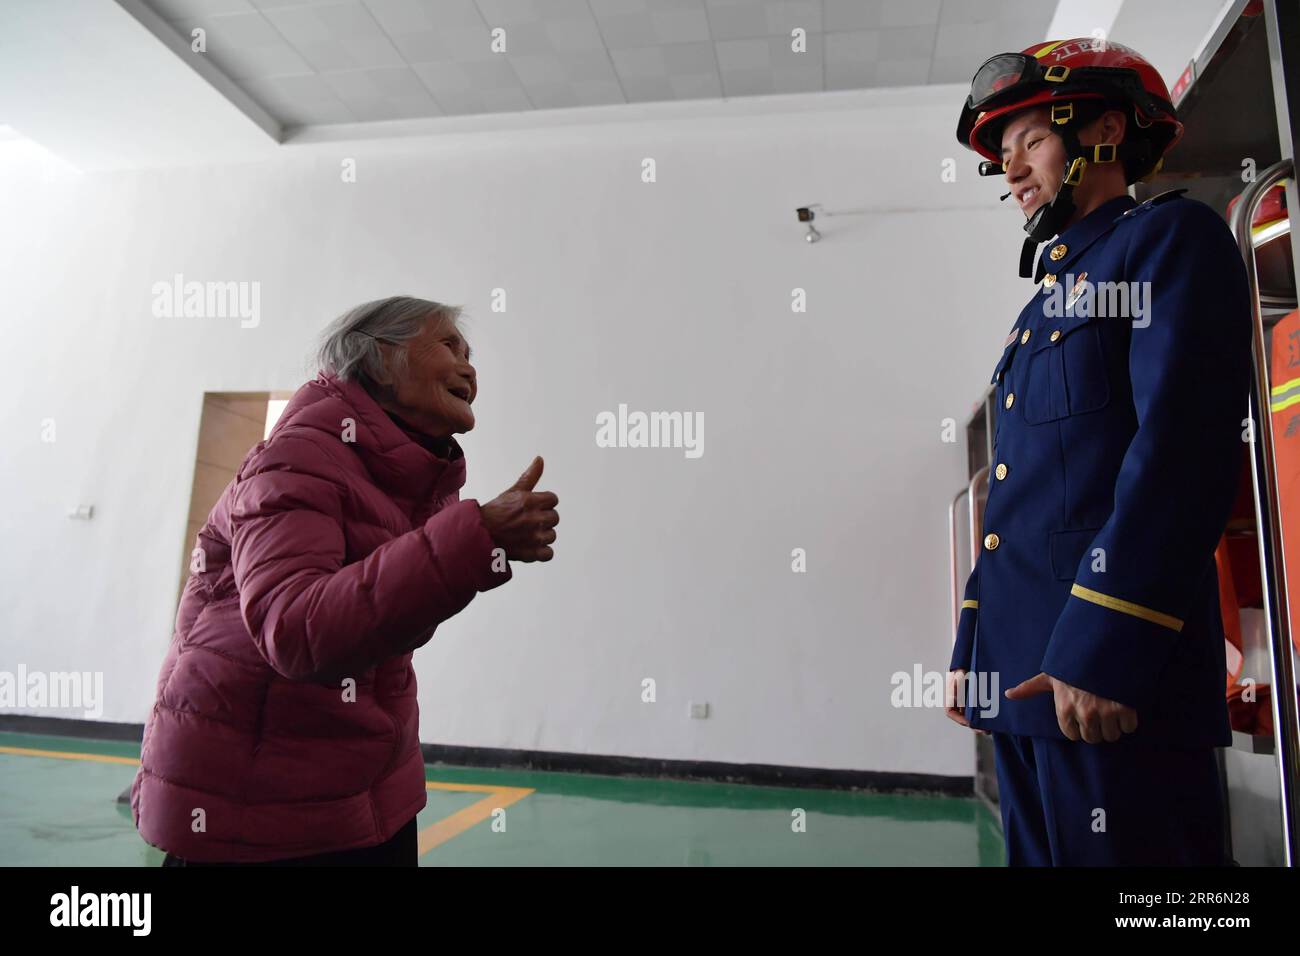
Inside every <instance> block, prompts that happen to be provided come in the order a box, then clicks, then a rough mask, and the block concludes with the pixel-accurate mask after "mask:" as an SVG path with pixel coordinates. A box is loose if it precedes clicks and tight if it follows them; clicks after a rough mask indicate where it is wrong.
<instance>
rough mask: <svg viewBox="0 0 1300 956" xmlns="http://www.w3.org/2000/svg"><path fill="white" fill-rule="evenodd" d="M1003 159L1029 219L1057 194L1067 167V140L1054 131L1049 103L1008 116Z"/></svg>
mask: <svg viewBox="0 0 1300 956" xmlns="http://www.w3.org/2000/svg"><path fill="white" fill-rule="evenodd" d="M1002 162H1003V164H1004V165H1005V166H1006V179H1007V185H1008V186H1009V187H1010V189H1011V198H1012V199H1014V200H1015V201H1016V205H1018V206H1019V207H1020V211H1021V212H1023V213H1024V214H1025V218H1026V219H1028V218H1029V217H1030V216H1032V215H1033V214H1034V211H1035V210H1037V209H1038V207H1039V206H1041V205H1043V204H1044V203H1048V202H1051V201H1052V199H1053V198H1054V197H1055V196H1056V190H1057V188H1058V187H1059V186H1060V185H1061V174H1062V171H1063V170H1064V168H1065V144H1064V143H1062V142H1061V137H1059V136H1057V135H1056V134H1055V133H1053V132H1052V116H1051V111H1050V110H1049V109H1048V108H1047V107H1046V106H1041V107H1037V108H1034V109H1027V110H1023V111H1022V112H1019V113H1016V114H1015V115H1014V116H1012V117H1011V119H1010V120H1008V122H1007V124H1006V126H1004V127H1003V129H1002Z"/></svg>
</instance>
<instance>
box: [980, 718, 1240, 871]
mask: <svg viewBox="0 0 1300 956" xmlns="http://www.w3.org/2000/svg"><path fill="white" fill-rule="evenodd" d="M992 736H993V747H994V756H995V760H996V763H997V772H998V792H999V801H1000V804H1001V810H1002V832H1003V834H1004V837H1005V840H1006V848H1007V865H1008V866H1223V865H1227V864H1228V862H1229V860H1228V859H1227V854H1226V852H1225V846H1226V839H1225V832H1226V826H1225V824H1226V821H1225V819H1224V806H1225V804H1224V801H1223V795H1222V793H1221V790H1220V779H1219V768H1218V759H1217V757H1216V755H1215V752H1214V749H1213V748H1209V747H1201V748H1195V749H1179V748H1175V747H1169V746H1165V745H1160V744H1153V743H1151V742H1147V741H1142V740H1139V739H1135V738H1133V737H1131V736H1128V735H1125V736H1124V737H1121V738H1120V739H1119V740H1117V741H1115V742H1114V743H1100V744H1090V743H1085V742H1083V741H1081V740H1080V741H1074V740H1056V739H1052V738H1049V737H1027V736H1022V735H1020V734H1008V733H1002V732H994V733H993V735H992Z"/></svg>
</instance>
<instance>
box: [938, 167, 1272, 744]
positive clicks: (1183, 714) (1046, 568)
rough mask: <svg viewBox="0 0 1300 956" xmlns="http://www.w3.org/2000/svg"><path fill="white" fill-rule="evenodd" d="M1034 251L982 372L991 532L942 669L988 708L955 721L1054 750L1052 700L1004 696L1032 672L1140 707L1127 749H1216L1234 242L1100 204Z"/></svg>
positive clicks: (1168, 208) (1240, 406)
mask: <svg viewBox="0 0 1300 956" xmlns="http://www.w3.org/2000/svg"><path fill="white" fill-rule="evenodd" d="M1039 256H1040V259H1039V262H1040V271H1044V270H1045V273H1046V274H1045V275H1044V276H1043V279H1042V283H1041V285H1040V287H1039V289H1038V292H1037V293H1036V295H1035V296H1034V298H1033V299H1032V300H1031V301H1030V302H1029V304H1028V305H1026V306H1025V308H1024V310H1023V311H1022V312H1021V313H1020V316H1019V318H1018V319H1017V320H1016V323H1015V326H1014V327H1013V328H1012V330H1011V334H1010V335H1009V336H1008V337H1007V340H1006V343H1005V345H1004V348H1003V351H1002V357H1001V359H999V361H998V363H997V366H996V368H995V369H994V373H993V382H994V383H995V384H996V386H997V402H998V419H997V427H996V429H995V432H994V436H995V437H994V449H993V453H994V458H993V461H992V463H991V474H990V477H989V494H988V504H987V508H986V511H985V516H984V532H985V535H986V536H985V538H984V540H983V541H982V542H981V549H980V552H979V558H978V560H977V561H976V563H975V568H974V570H973V571H972V572H971V575H970V579H969V580H968V582H967V585H966V592H965V596H964V597H965V599H964V601H963V604H962V610H961V617H960V620H959V626H958V633H957V640H956V643H955V646H954V648H953V655H952V661H951V665H950V667H951V668H952V669H957V668H964V669H966V670H968V671H969V672H971V673H972V674H973V675H974V676H975V678H976V679H977V680H981V679H982V680H985V681H989V682H990V683H989V684H988V685H987V686H989V687H990V689H992V688H996V695H995V696H996V697H997V698H998V703H997V704H996V705H995V706H996V708H997V713H996V715H992V716H990V715H989V714H987V713H982V711H984V710H985V708H984V707H983V706H982V704H981V703H980V702H979V701H978V700H973V699H970V697H968V700H967V707H966V715H967V717H968V719H969V720H970V722H971V724H972V725H973V726H975V727H982V728H985V729H988V730H994V731H1004V732H1008V733H1015V734H1025V735H1029V736H1037V737H1055V738H1064V735H1063V734H1062V733H1061V730H1060V728H1059V727H1058V726H1057V722H1056V711H1055V707H1054V704H1053V696H1052V695H1051V694H1050V693H1049V694H1042V695H1039V696H1037V697H1034V698H1031V699H1028V700H1023V701H1012V700H1008V699H1006V698H1005V697H1004V696H1003V692H1004V691H1005V690H1007V689H1008V688H1010V687H1014V686H1015V685H1016V684H1018V683H1020V682H1021V681H1023V680H1025V679H1027V678H1030V677H1033V676H1034V675H1036V674H1038V673H1040V672H1046V673H1047V674H1050V675H1051V676H1053V677H1056V678H1059V679H1060V680H1063V681H1065V682H1066V683H1068V684H1071V685H1073V686H1075V687H1078V688H1081V689H1083V690H1087V691H1091V692H1092V693H1094V694H1098V695H1100V696H1102V697H1106V698H1110V699H1111V700H1116V701H1119V702H1120V703H1123V704H1127V705H1129V706H1130V707H1133V708H1135V709H1136V710H1137V713H1138V729H1137V736H1140V737H1145V738H1147V739H1149V740H1152V741H1161V742H1164V743H1168V744H1173V745H1177V746H1187V747H1201V746H1226V745H1229V744H1230V743H1231V740H1232V738H1231V734H1230V731H1229V724H1228V713H1227V704H1226V702H1225V698H1224V686H1225V679H1224V678H1225V660H1224V640H1223V623H1222V619H1221V617H1220V612H1219V597H1218V578H1217V572H1216V569H1215V565H1214V549H1215V546H1216V544H1217V543H1218V540H1219V536H1220V535H1221V534H1222V532H1223V529H1224V525H1225V524H1226V522H1227V518H1228V513H1229V510H1230V508H1231V505H1232V501H1233V498H1234V493H1235V490H1236V481H1237V476H1238V474H1239V472H1238V469H1239V467H1240V463H1241V458H1240V456H1241V454H1242V442H1243V440H1245V435H1246V425H1245V424H1244V422H1243V420H1244V419H1245V418H1246V417H1247V414H1248V411H1247V394H1248V389H1249V387H1250V362H1251V359H1250V352H1251V346H1250V342H1251V317H1250V303H1249V298H1248V296H1249V293H1248V289H1247V285H1246V273H1245V267H1244V265H1243V263H1242V260H1241V257H1240V254H1239V253H1238V251H1237V245H1236V243H1235V241H1234V240H1233V238H1232V234H1231V232H1230V231H1229V230H1228V228H1227V226H1226V225H1225V223H1224V221H1223V220H1222V219H1221V218H1220V217H1219V216H1218V215H1217V214H1216V213H1215V212H1214V210H1213V209H1211V208H1210V207H1209V206H1206V205H1205V204H1203V203H1200V202H1197V201H1196V200H1193V199H1188V198H1185V197H1182V196H1179V195H1177V194H1170V193H1167V194H1165V195H1163V196H1158V197H1155V198H1154V199H1151V200H1148V201H1147V202H1145V203H1142V204H1138V203H1137V202H1136V200H1134V199H1132V198H1131V197H1129V196H1121V197H1117V198H1115V199H1111V200H1109V201H1107V202H1106V203H1104V204H1103V205H1101V206H1100V207H1098V208H1097V209H1095V210H1093V211H1092V212H1090V213H1089V214H1088V215H1086V216H1085V217H1083V218H1082V219H1081V220H1079V221H1078V222H1076V223H1075V224H1074V225H1072V226H1070V227H1068V228H1067V229H1066V230H1065V231H1064V232H1062V233H1061V234H1060V235H1059V236H1057V237H1056V238H1055V239H1054V240H1052V241H1050V242H1048V243H1046V244H1045V245H1044V247H1043V248H1042V250H1041V252H1040V253H1039ZM1081 277H1082V282H1081V281H1080V278H1081ZM1103 284H1109V285H1103ZM1089 286H1092V288H1091V290H1090V289H1089ZM1123 296H1127V297H1128V301H1127V305H1126V304H1125V302H1124V301H1123V299H1122V297H1123ZM1076 297H1077V301H1073V302H1072V300H1074V299H1076ZM1116 313H1119V314H1116ZM993 681H996V683H993ZM972 696H973V695H972ZM991 709H992V708H988V710H991Z"/></svg>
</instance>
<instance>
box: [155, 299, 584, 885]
mask: <svg viewBox="0 0 1300 956" xmlns="http://www.w3.org/2000/svg"><path fill="white" fill-rule="evenodd" d="M459 314H460V313H459V309H456V308H453V307H449V306H444V305H441V304H440V303H437V302H430V301H427V300H425V299H415V298H409V297H405V296H397V297H393V298H388V299H381V300H379V301H376V302H369V303H367V304H365V305H362V306H359V307H358V308H356V309H353V310H352V311H351V312H348V313H347V314H346V315H344V316H342V317H341V318H340V319H339V320H338V321H336V322H335V323H334V324H333V325H331V326H330V328H329V329H327V330H326V334H325V338H324V341H323V344H322V346H321V350H320V366H321V372H320V374H319V376H318V377H317V378H316V379H315V381H312V382H308V383H307V384H306V385H304V386H302V388H300V389H298V391H297V393H296V394H295V395H294V397H293V399H292V400H291V401H290V402H289V404H288V406H287V407H286V408H285V410H284V414H283V415H282V416H281V418H280V420H279V422H278V423H277V424H276V426H275V429H274V430H273V431H272V432H271V435H270V437H269V438H268V439H267V440H266V441H264V442H261V443H259V444H258V445H257V446H255V447H254V448H253V450H252V451H251V452H249V454H248V457H247V458H246V459H245V460H244V463H243V465H242V466H241V467H240V469H239V472H238V474H237V475H236V476H235V478H234V480H233V481H232V482H231V483H230V485H229V486H228V487H227V488H226V489H225V491H224V492H223V493H222V495H221V499H220V500H219V501H218V502H217V504H216V506H215V507H214V508H213V509H212V513H211V514H210V515H209V516H208V520H207V523H206V524H205V525H204V526H203V529H202V530H201V531H200V532H199V535H198V541H197V545H198V548H199V549H200V550H199V553H198V554H196V561H195V563H194V566H195V567H196V568H197V570H195V571H194V573H192V574H191V575H190V578H189V581H188V582H187V583H186V586H185V591H184V595H183V597H182V599H181V603H180V608H179V611H178V612H177V616H176V631H175V635H174V637H173V639H172V642H171V645H170V648H169V650H168V652H167V656H166V659H165V660H164V661H163V665H162V672H161V674H160V675H159V678H158V690H157V699H156V702H155V704H154V707H153V711H152V713H151V714H150V717H149V720H148V723H147V724H146V725H145V731H144V742H143V744H142V746H141V750H140V771H139V774H138V775H137V776H136V778H135V782H134V784H133V786H132V788H131V809H132V815H133V818H134V820H135V824H136V827H137V829H138V830H139V832H140V834H141V836H143V837H144V839H145V840H146V841H148V842H149V843H151V844H153V845H154V846H157V847H159V848H161V849H163V850H165V851H167V857H166V859H165V861H164V864H163V865H164V866H175V865H194V864H197V863H205V864H227V865H231V864H250V863H276V864H284V863H290V864H296V863H306V864H312V865H317V864H323V863H329V864H335V863H337V864H354V863H360V864H386V865H414V864H415V862H416V852H417V851H416V832H415V817H416V814H417V813H418V812H419V811H420V810H421V809H422V808H423V807H424V805H425V802H426V793H425V786H424V761H423V758H422V756H421V753H420V742H419V738H418V736H417V729H418V725H419V719H418V708H417V705H416V699H415V672H414V669H413V668H412V667H411V654H412V651H414V650H415V649H416V648H418V647H421V646H422V645H424V644H425V643H426V642H427V641H428V640H429V639H430V638H431V637H433V632H434V630H435V629H436V628H437V626H438V625H439V624H440V623H442V622H443V621H445V620H447V618H449V617H451V616H452V615H453V614H456V613H457V612H458V611H461V610H462V609H464V608H465V606H466V605H468V604H469V602H470V601H472V600H473V599H474V596H475V595H476V594H477V593H478V592H479V591H487V590H489V589H491V588H495V587H497V586H498V585H500V584H503V583H504V582H506V581H508V580H510V576H511V572H510V565H509V564H508V561H510V560H514V561H548V560H550V559H551V557H552V554H553V553H552V550H551V548H550V547H549V545H550V543H551V542H553V541H554V540H555V530H554V528H555V525H556V524H557V523H558V521H559V516H558V514H557V513H556V510H555V509H556V505H557V504H558V503H559V499H558V498H557V497H556V496H555V495H554V494H551V493H550V492H535V491H534V490H533V488H534V486H535V485H536V483H537V480H538V478H539V477H540V476H541V473H542V460H541V459H540V458H535V459H534V460H533V463H532V464H531V465H530V466H529V467H528V470H527V471H525V472H524V474H523V475H522V476H521V477H520V479H519V481H518V482H516V483H515V485H514V487H512V488H510V489H509V490H508V491H506V492H505V493H503V494H502V495H500V496H498V497H496V498H494V499H493V500H492V501H490V502H488V503H486V504H484V505H480V504H479V503H478V502H477V501H475V500H474V499H472V498H471V499H467V500H464V501H461V500H459V489H460V487H461V486H462V485H463V484H464V483H465V457H464V453H463V452H462V451H461V448H460V445H459V444H458V443H457V442H456V439H455V438H454V437H453V435H455V434H458V433H461V432H467V431H469V430H470V429H471V428H473V427H474V412H473V411H472V410H471V405H472V404H473V402H474V398H475V396H476V395H477V393H478V380H477V376H476V375H475V372H474V366H473V365H471V364H470V349H469V346H468V345H467V344H466V342H465V339H464V337H463V336H462V335H461V332H460V329H459V327H458V320H459ZM199 557H201V558H202V560H197V558H199Z"/></svg>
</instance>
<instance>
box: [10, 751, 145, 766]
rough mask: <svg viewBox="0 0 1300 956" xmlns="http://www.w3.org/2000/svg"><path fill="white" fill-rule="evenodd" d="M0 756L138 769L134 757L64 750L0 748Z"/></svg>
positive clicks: (138, 763) (138, 762) (137, 763)
mask: <svg viewBox="0 0 1300 956" xmlns="http://www.w3.org/2000/svg"><path fill="white" fill-rule="evenodd" d="M0 754H14V755H15V756H18V757H56V758H58V759H59V760H93V761H95V762H96V763H122V764H126V765H128V766H131V767H138V766H139V765H140V761H139V760H137V759H136V758H135V757H113V756H110V755H109V754H79V753H71V752H69V751H65V750H32V749H30V748H28V747H0Z"/></svg>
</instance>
